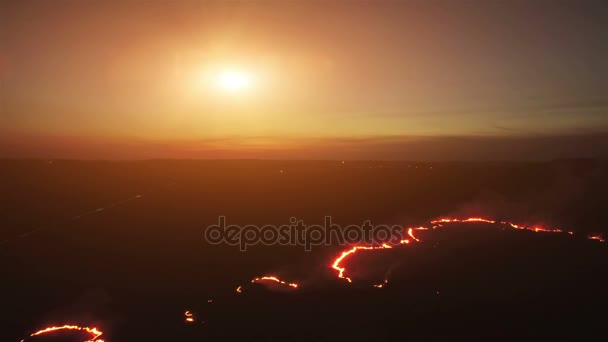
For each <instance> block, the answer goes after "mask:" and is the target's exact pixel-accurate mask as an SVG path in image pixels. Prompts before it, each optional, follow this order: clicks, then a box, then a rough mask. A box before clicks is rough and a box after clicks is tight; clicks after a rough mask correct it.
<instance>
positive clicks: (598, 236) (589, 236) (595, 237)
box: [587, 235, 606, 242]
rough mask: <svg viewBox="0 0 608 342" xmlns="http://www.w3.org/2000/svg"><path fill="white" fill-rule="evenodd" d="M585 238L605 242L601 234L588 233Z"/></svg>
mask: <svg viewBox="0 0 608 342" xmlns="http://www.w3.org/2000/svg"><path fill="white" fill-rule="evenodd" d="M587 238H588V239H589V240H596V241H599V242H605V241H606V240H605V239H604V238H602V236H601V235H588V236H587Z"/></svg>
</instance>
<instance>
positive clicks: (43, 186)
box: [0, 160, 608, 342]
mask: <svg viewBox="0 0 608 342" xmlns="http://www.w3.org/2000/svg"><path fill="white" fill-rule="evenodd" d="M280 170H283V172H280ZM607 171H608V163H606V162H600V161H590V160H578V161H572V160H570V161H556V162H550V163H478V164H474V163H441V164H437V163H433V164H428V163H427V164H423V163H413V162H412V163H408V162H399V163H389V162H348V161H347V162H346V163H344V164H342V163H340V162H296V161H142V162H76V161H54V162H52V163H49V162H48V161H42V160H41V161H6V160H5V161H0V177H1V179H2V180H3V182H2V183H0V187H1V189H0V193H1V194H2V197H1V200H2V203H1V205H0V227H1V229H0V241H2V240H6V242H5V243H3V244H2V245H0V257H1V259H0V260H1V268H2V273H3V274H2V278H1V279H2V282H1V285H0V294H1V296H2V297H1V298H0V299H1V303H2V305H1V306H0V322H1V326H0V341H19V339H20V338H22V337H24V336H26V335H27V334H28V333H31V332H32V331H35V330H37V329H38V328H41V327H44V326H46V325H48V324H58V323H63V322H76V323H81V324H83V325H95V326H98V327H100V329H101V330H103V331H104V335H103V338H104V339H105V340H106V342H114V341H144V340H146V338H147V340H149V341H191V340H197V341H199V340H200V341H203V340H229V339H235V338H239V339H255V340H315V341H316V340H329V339H332V340H336V339H338V340H346V339H350V340H372V339H374V340H376V339H381V338H386V339H389V340H397V339H399V340H405V339H407V338H411V337H416V338H422V339H423V340H433V339H440V338H455V337H466V338H469V339H474V340H476V339H484V340H487V339H492V340H496V339H511V338H513V337H520V338H521V337H531V336H533V335H534V336H535V337H538V338H547V337H549V336H554V337H567V336H572V337H577V338H581V337H582V336H588V335H587V334H604V333H605V324H606V320H605V318H604V317H606V308H607V306H606V305H607V304H608V279H606V273H607V270H608V267H607V266H608V265H607V263H608V258H607V257H608V246H607V244H606V243H604V244H601V243H598V242H596V241H588V240H585V239H584V235H585V234H586V233H587V232H604V233H606V232H608V222H606V218H605V214H606V213H607V212H608V201H606V194H608V178H607V176H608V172H607ZM136 195H141V197H140V198H135V197H134V196H136ZM123 201H124V202H123ZM111 204H115V206H113V207H112V205H111ZM97 208H104V209H103V210H101V211H98V212H92V211H95V210H96V209H97ZM83 213H88V214H86V215H83V216H82V218H80V219H77V220H73V219H72V218H73V217H74V216H75V215H81V214H83ZM219 215H225V216H226V217H227V219H228V221H229V222H230V223H235V224H257V225H264V224H283V223H286V222H288V221H289V218H290V217H292V216H295V217H297V218H299V219H302V220H304V222H305V223H307V224H311V223H321V222H322V220H323V217H324V216H325V215H332V217H333V221H334V222H335V223H339V224H342V225H346V224H350V223H356V224H360V223H362V222H363V221H364V220H367V219H369V220H371V221H372V223H374V224H379V223H390V224H405V225H413V224H416V225H418V224H420V223H424V222H426V221H428V220H429V219H432V218H435V217H438V216H445V215H452V216H477V215H483V216H489V217H494V218H499V219H508V220H511V221H513V222H518V223H519V222H521V223H525V224H544V225H547V226H552V227H553V226H558V227H560V228H561V227H563V228H566V229H570V230H573V231H575V232H577V233H578V234H577V235H574V236H569V235H567V234H563V235H560V234H558V235H555V234H540V233H539V234H535V233H532V232H520V231H512V230H506V231H505V230H502V229H500V227H497V226H492V225H487V224H475V225H453V227H450V228H446V229H445V230H441V231H437V232H432V234H431V233H427V234H426V235H421V237H423V239H424V242H423V243H420V244H413V245H411V246H408V247H405V248H403V249H399V250H397V249H395V250H390V251H383V253H382V254H374V255H372V256H370V255H369V254H368V255H367V256H368V258H366V257H365V256H363V253H362V254H358V255H357V256H356V257H353V259H352V261H351V263H349V272H353V273H352V274H353V276H354V277H355V280H357V278H356V276H357V275H358V276H360V278H361V279H360V281H355V283H354V284H353V285H351V286H348V285H347V284H345V282H344V281H341V280H340V281H338V280H336V279H335V274H334V273H333V272H331V271H330V269H329V264H330V263H331V260H332V259H333V258H334V257H335V256H336V254H337V253H339V251H340V250H341V248H340V247H338V246H326V247H316V248H315V249H314V250H313V251H312V252H304V250H303V248H302V247H285V246H255V247H252V248H250V249H249V250H248V251H247V252H246V253H241V252H239V250H238V248H236V247H232V246H225V245H221V246H211V245H208V244H206V243H205V242H204V241H203V231H204V228H205V227H206V226H208V225H210V224H213V223H216V222H217V218H218V216H219ZM36 228H40V229H36ZM451 228H453V229H451ZM33 229H36V230H34V231H33V232H32V233H31V234H29V235H26V236H22V234H24V233H27V232H31V231H32V230H33ZM421 234H422V233H421ZM20 236H21V237H20ZM364 265H365V266H364ZM357 266H359V268H357ZM388 267H390V268H391V276H390V280H391V282H390V284H389V286H388V287H386V288H385V289H375V288H370V287H369V285H370V284H371V282H373V281H372V280H381V279H382V277H383V275H384V274H385V272H386V270H387V268H388ZM370 270H371V271H370ZM265 274H276V275H280V276H281V277H283V278H285V279H289V280H294V281H297V282H299V283H301V284H302V288H301V290H300V291H297V292H280V291H268V290H267V289H266V288H264V287H263V286H260V285H253V286H250V287H249V288H248V289H247V291H246V292H244V293H243V294H241V295H236V293H235V292H234V289H235V288H236V286H238V285H240V284H245V283H248V281H249V280H250V279H251V278H253V277H255V276H260V275H265ZM368 278H369V279H368ZM438 293H439V294H438ZM208 299H212V300H213V301H212V302H211V303H209V302H208ZM185 310H191V311H193V312H194V313H195V317H196V319H197V322H196V323H195V324H186V323H184V316H183V313H184V311H185ZM201 321H204V323H202V322H201ZM582 334H584V335H582ZM598 336H600V335H598ZM32 340H34V339H32ZM39 340H40V341H42V340H44V341H50V340H51V339H49V338H46V339H42V338H40V339H39Z"/></svg>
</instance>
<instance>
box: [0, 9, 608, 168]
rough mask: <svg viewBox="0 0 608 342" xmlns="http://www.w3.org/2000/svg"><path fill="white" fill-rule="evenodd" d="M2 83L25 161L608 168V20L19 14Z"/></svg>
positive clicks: (493, 12)
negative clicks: (511, 163)
mask: <svg viewBox="0 0 608 342" xmlns="http://www.w3.org/2000/svg"><path fill="white" fill-rule="evenodd" d="M226 70H228V71H230V72H232V71H236V72H238V73H244V74H246V75H247V77H248V79H249V80H250V84H249V87H247V88H246V89H241V90H238V91H227V90H225V89H222V88H221V87H220V86H219V85H218V84H217V82H215V83H214V81H213V79H214V78H213V77H214V76H213V75H215V74H217V73H221V72H223V71H226ZM0 82H1V83H0V134H2V138H1V139H0V142H2V145H3V146H2V148H0V155H2V156H9V157H21V156H23V157H32V156H33V157H69V158H152V157H213V158H223V157H267V158H289V157H292V158H337V159H341V158H349V159H352V158H364V159H368V158H375V159H380V158H383V159H400V158H405V159H408V158H425V157H428V159H459V158H464V159H470V158H472V159H476V158H483V159H492V158H498V159H501V158H507V159H509V158H524V159H535V158H552V157H560V156H562V157H563V156H569V157H570V156H606V152H603V151H606V149H604V147H606V146H608V145H607V141H608V139H606V134H605V133H606V132H608V95H607V94H608V5H607V3H606V2H605V1H595V2H591V1H561V2H560V1H544V2H543V1H464V0H450V1H422V0H421V1H381V0H376V1H348V0H343V1H296V0H285V1H255V0H252V1H124V2H122V1H121V2H119V1H71V2H66V1H37V2H32V1H12V2H10V1H4V2H2V3H1V4H0ZM463 142H464V143H463ZM509 146H519V147H513V148H510V147H509Z"/></svg>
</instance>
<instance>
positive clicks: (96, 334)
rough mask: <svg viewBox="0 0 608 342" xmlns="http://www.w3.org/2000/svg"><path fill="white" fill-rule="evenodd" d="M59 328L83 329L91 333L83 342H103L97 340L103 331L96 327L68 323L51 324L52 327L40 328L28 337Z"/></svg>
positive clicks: (58, 329)
mask: <svg viewBox="0 0 608 342" xmlns="http://www.w3.org/2000/svg"><path fill="white" fill-rule="evenodd" d="M61 330H74V331H84V332H87V333H89V334H91V338H90V339H88V340H85V341H84V342H93V341H95V342H103V340H98V338H99V336H101V335H102V334H103V333H102V332H101V331H99V330H98V329H97V328H89V327H80V326H77V325H68V324H66V325H62V326H53V327H48V328H44V329H42V330H39V331H37V332H35V333H33V334H31V335H30V337H34V336H39V335H44V334H49V333H53V332H56V331H61Z"/></svg>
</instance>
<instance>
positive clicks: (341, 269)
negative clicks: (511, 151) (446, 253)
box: [331, 217, 606, 288]
mask: <svg viewBox="0 0 608 342" xmlns="http://www.w3.org/2000/svg"><path fill="white" fill-rule="evenodd" d="M430 223H431V224H432V229H437V228H441V227H443V224H449V223H488V224H497V223H498V224H501V225H505V226H508V227H510V228H513V229H518V230H527V231H531V232H535V233H541V232H542V233H568V234H569V235H574V232H572V231H564V230H563V229H558V228H553V229H549V228H543V227H539V226H530V227H528V226H524V225H518V224H515V223H512V222H508V221H496V220H492V219H486V218H482V217H469V218H464V219H461V218H439V219H436V220H433V221H431V222H430ZM414 230H429V228H427V227H415V228H413V227H412V228H407V235H408V236H409V238H411V240H414V241H416V242H421V240H420V239H418V238H417V237H416V236H414ZM587 239H589V240H595V241H599V242H605V241H606V240H605V239H604V238H603V237H602V235H588V236H587ZM409 243H410V240H409V239H403V240H401V241H400V244H401V245H407V244H409ZM387 248H393V246H391V245H388V244H382V245H380V246H354V247H351V248H349V249H347V250H344V251H342V252H341V253H340V255H339V256H338V257H336V259H334V261H333V263H332V264H331V268H332V269H333V270H335V271H336V275H337V276H338V278H340V279H345V280H346V281H348V282H349V283H352V279H351V278H350V277H347V276H346V275H345V273H346V267H345V266H343V265H342V263H343V262H344V261H345V259H346V258H348V257H350V256H352V255H353V254H355V253H356V252H357V251H359V250H378V249H387ZM386 284H388V280H387V279H385V280H384V282H383V283H381V284H376V285H373V286H374V287H376V288H383V287H384V286H386Z"/></svg>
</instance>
